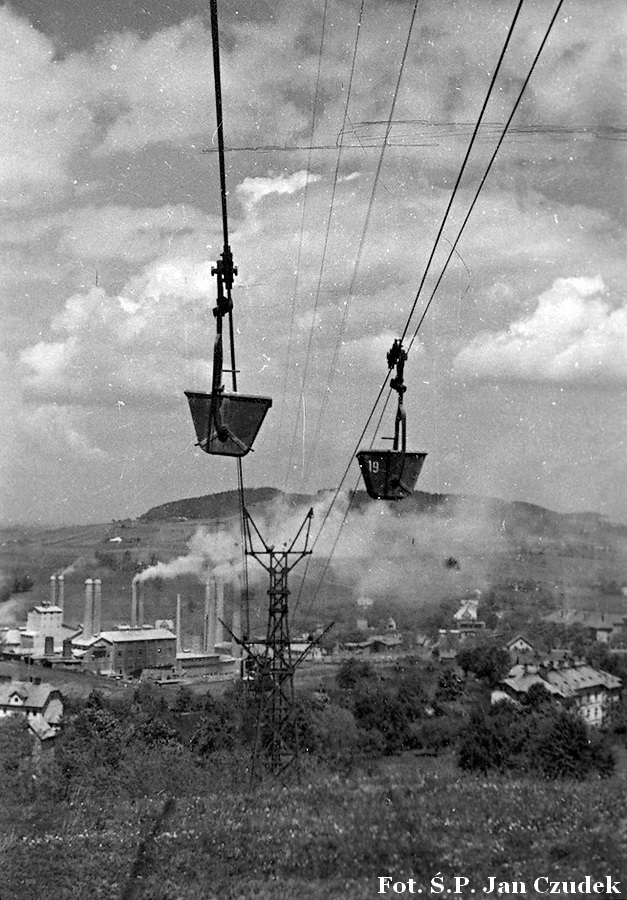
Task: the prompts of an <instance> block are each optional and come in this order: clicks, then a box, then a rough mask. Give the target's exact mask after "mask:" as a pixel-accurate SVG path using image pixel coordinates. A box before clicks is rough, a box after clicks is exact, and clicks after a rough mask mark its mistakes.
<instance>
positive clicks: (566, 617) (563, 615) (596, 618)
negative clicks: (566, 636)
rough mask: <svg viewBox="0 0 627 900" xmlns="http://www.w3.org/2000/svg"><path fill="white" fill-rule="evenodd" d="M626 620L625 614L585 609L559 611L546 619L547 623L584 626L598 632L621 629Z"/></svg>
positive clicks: (550, 614)
mask: <svg viewBox="0 0 627 900" xmlns="http://www.w3.org/2000/svg"><path fill="white" fill-rule="evenodd" d="M624 619H625V614H624V613H597V612H588V611H587V610H585V609H558V610H556V612H552V613H549V615H547V616H545V617H544V621H545V622H554V623H556V624H558V625H583V626H585V627H586V628H595V629H596V630H597V631H605V630H607V631H611V630H613V629H615V628H619V627H620V626H621V625H622V624H623V621H624Z"/></svg>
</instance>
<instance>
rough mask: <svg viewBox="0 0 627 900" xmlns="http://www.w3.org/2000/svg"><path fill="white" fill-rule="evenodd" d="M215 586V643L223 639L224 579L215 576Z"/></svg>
mask: <svg viewBox="0 0 627 900" xmlns="http://www.w3.org/2000/svg"><path fill="white" fill-rule="evenodd" d="M215 586H216V644H218V645H219V644H221V643H222V642H223V641H224V629H223V627H222V623H223V622H224V579H223V578H220V577H217V578H216V579H215Z"/></svg>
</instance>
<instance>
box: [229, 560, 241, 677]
mask: <svg viewBox="0 0 627 900" xmlns="http://www.w3.org/2000/svg"><path fill="white" fill-rule="evenodd" d="M230 587H231V604H232V619H231V656H232V657H234V658H235V659H239V658H240V657H241V655H242V647H241V644H238V642H237V640H235V638H238V639H240V640H241V637H242V581H241V578H240V577H239V576H238V575H234V576H233V580H232V581H231V585H230Z"/></svg>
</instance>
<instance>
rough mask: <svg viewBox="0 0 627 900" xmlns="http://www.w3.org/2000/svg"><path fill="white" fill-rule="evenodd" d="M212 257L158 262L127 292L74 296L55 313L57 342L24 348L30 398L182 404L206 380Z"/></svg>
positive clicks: (98, 291)
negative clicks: (187, 389)
mask: <svg viewBox="0 0 627 900" xmlns="http://www.w3.org/2000/svg"><path fill="white" fill-rule="evenodd" d="M210 282H211V263H209V262H207V263H204V262H200V263H199V262H198V261H197V260H190V259H176V260H165V261H163V260H162V261H159V262H157V263H153V264H151V265H150V266H148V267H147V268H146V269H145V270H144V272H143V273H141V274H140V275H138V276H135V277H134V278H132V279H130V281H129V282H128V284H127V285H126V287H125V289H124V292H123V293H122V294H120V295H116V296H111V295H109V294H107V293H106V291H105V290H104V289H102V288H96V287H94V288H92V289H91V290H90V291H88V292H87V293H82V294H76V295H73V296H72V297H70V298H69V299H68V300H67V301H66V303H65V305H64V308H63V309H62V311H61V312H60V313H59V314H58V315H57V316H56V317H55V318H54V319H53V322H52V330H53V332H54V333H55V335H58V339H57V340H44V341H39V342H37V343H36V344H34V345H32V346H30V347H27V348H26V349H24V350H22V351H21V353H20V365H21V371H22V375H23V385H24V393H25V396H26V397H27V398H28V399H30V400H31V401H37V402H40V403H62V404H72V405H79V406H80V405H90V404H95V405H105V406H106V405H111V406H114V405H115V404H116V403H118V402H128V400H129V399H130V400H134V401H135V402H151V401H154V400H155V399H157V398H158V399H161V400H162V401H170V402H175V401H176V398H180V393H181V390H182V385H184V384H185V383H186V382H187V383H188V384H189V385H190V386H192V385H194V384H195V383H197V382H198V381H199V380H200V381H202V380H204V381H205V382H206V381H207V378H208V367H207V356H208V350H207V343H206V340H203V335H204V334H206V332H207V328H208V327H209V314H208V310H209V304H208V303H207V296H208V295H209V289H210Z"/></svg>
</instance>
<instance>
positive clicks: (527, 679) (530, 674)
mask: <svg viewBox="0 0 627 900" xmlns="http://www.w3.org/2000/svg"><path fill="white" fill-rule="evenodd" d="M514 668H515V669H518V668H521V667H519V666H514ZM501 684H504V685H507V687H508V688H511V690H513V691H515V693H517V694H526V693H527V691H528V690H529V688H530V687H532V686H533V685H534V684H541V685H542V687H544V688H546V690H547V691H548V692H549V693H550V694H561V691H560V690H559V688H557V687H555V686H554V685H552V684H550V683H549V682H546V681H545V680H544V678H541V677H540V676H539V675H538V674H537V672H536V671H533V667H530V671H527V672H525V671H522V672H516V673H515V674H513V675H510V676H508V677H507V678H504V679H503V681H502V682H501Z"/></svg>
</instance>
